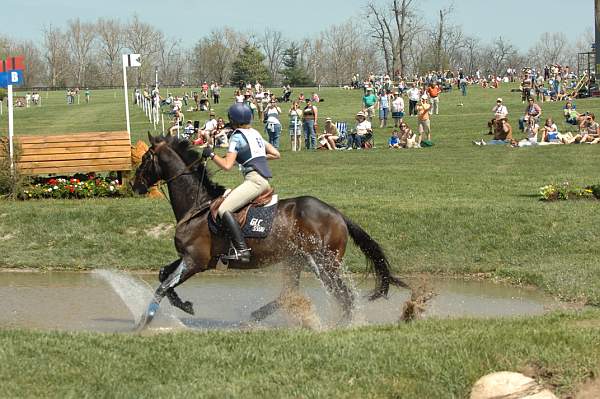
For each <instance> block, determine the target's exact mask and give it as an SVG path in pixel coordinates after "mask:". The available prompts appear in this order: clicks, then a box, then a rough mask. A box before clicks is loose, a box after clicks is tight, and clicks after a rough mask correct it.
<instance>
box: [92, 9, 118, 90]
mask: <svg viewBox="0 0 600 399" xmlns="http://www.w3.org/2000/svg"><path fill="white" fill-rule="evenodd" d="M96 31H97V32H98V47H99V57H100V60H101V61H100V63H101V69H103V70H105V71H106V77H107V81H108V83H109V84H110V85H111V86H114V84H115V81H116V77H117V75H118V73H119V68H120V66H121V52H122V50H123V26H122V25H121V23H120V22H119V20H117V19H103V18H100V19H99V20H98V22H97V23H96Z"/></svg>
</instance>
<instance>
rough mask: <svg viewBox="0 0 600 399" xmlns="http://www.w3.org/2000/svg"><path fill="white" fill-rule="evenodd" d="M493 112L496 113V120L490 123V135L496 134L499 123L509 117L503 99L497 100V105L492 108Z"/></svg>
mask: <svg viewBox="0 0 600 399" xmlns="http://www.w3.org/2000/svg"><path fill="white" fill-rule="evenodd" d="M492 112H493V113H494V118H493V119H492V120H491V121H489V122H488V128H489V132H488V134H490V135H492V134H494V129H496V128H497V124H498V122H501V121H502V120H503V119H506V118H507V117H508V108H507V107H506V105H504V104H503V103H502V99H501V98H498V99H497V100H496V105H495V106H494V108H492Z"/></svg>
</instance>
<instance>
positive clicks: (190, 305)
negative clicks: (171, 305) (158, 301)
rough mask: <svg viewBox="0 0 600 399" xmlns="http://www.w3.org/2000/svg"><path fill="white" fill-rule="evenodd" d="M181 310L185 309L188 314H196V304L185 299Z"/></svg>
mask: <svg viewBox="0 0 600 399" xmlns="http://www.w3.org/2000/svg"><path fill="white" fill-rule="evenodd" d="M181 310H183V311H184V312H185V313H187V314H191V315H194V304H193V303H191V302H190V301H185V302H184V303H183V304H182V305H181Z"/></svg>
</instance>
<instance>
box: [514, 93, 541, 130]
mask: <svg viewBox="0 0 600 399" xmlns="http://www.w3.org/2000/svg"><path fill="white" fill-rule="evenodd" d="M541 116H542V108H541V107H540V106H539V105H538V104H536V103H535V100H534V99H533V97H529V98H528V99H527V106H526V107H525V112H524V115H523V117H521V118H520V119H519V129H520V130H524V129H525V120H526V118H533V119H534V120H535V122H536V123H538V124H539V122H540V117H541Z"/></svg>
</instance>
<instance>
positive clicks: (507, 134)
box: [473, 118, 513, 145]
mask: <svg viewBox="0 0 600 399" xmlns="http://www.w3.org/2000/svg"><path fill="white" fill-rule="evenodd" d="M494 127H495V129H494V138H493V139H492V140H490V141H488V142H487V143H486V142H485V141H484V140H483V139H481V140H479V141H473V144H475V145H488V144H492V145H493V144H511V143H513V136H512V126H511V125H510V124H509V123H508V120H507V119H506V118H503V119H500V120H498V121H494Z"/></svg>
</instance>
